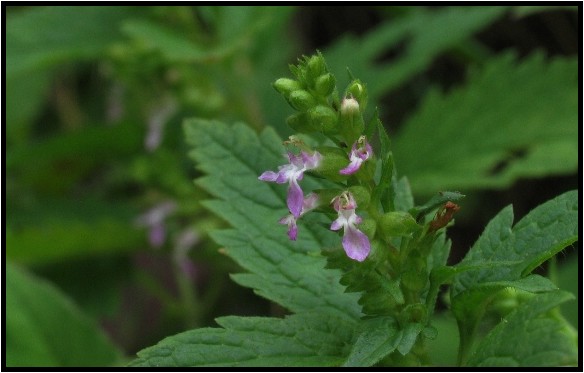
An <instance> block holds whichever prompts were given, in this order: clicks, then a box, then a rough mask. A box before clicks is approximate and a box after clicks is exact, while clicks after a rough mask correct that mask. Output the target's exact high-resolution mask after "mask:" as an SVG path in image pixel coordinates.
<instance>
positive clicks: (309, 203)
mask: <svg viewBox="0 0 584 373" xmlns="http://www.w3.org/2000/svg"><path fill="white" fill-rule="evenodd" d="M318 205H319V198H318V195H317V194H316V193H310V194H309V195H307V196H306V197H305V198H304V200H303V201H302V209H301V211H300V215H299V216H298V217H295V216H294V214H288V215H286V216H284V217H283V218H281V219H280V220H279V221H278V223H280V224H284V225H288V237H289V238H290V240H292V241H296V238H297V236H298V226H297V225H296V222H297V220H298V219H300V217H301V216H302V215H304V214H306V213H307V212H309V211H311V210H314V209H315V208H317V207H318Z"/></svg>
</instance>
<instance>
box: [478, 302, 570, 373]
mask: <svg viewBox="0 0 584 373" xmlns="http://www.w3.org/2000/svg"><path fill="white" fill-rule="evenodd" d="M572 299H574V296H573V295H571V294H570V293H567V292H562V291H555V292H549V293H543V294H538V295H536V296H534V297H533V298H531V299H529V300H528V301H526V302H525V303H523V304H522V305H521V306H519V308H517V309H516V310H515V311H513V312H512V313H510V314H509V315H508V316H507V317H505V319H504V320H503V321H502V322H501V323H499V325H497V326H496V327H495V328H494V329H493V330H492V331H491V332H490V333H489V334H488V335H487V336H486V337H485V338H484V339H483V340H482V341H481V343H480V344H479V346H478V348H477V350H476V353H475V354H474V355H472V356H471V358H470V360H469V363H468V364H469V365H470V366H479V367H481V366H488V367H494V366H505V367H533V366H549V367H551V366H556V367H557V366H566V365H572V366H576V365H578V334H577V332H576V331H575V330H574V329H572V328H571V327H570V326H569V324H568V323H567V322H566V321H565V320H563V319H561V318H557V317H556V316H555V315H553V314H551V313H550V312H549V311H550V310H552V309H553V308H554V307H557V306H558V305H560V304H561V303H564V302H566V301H568V300H572Z"/></svg>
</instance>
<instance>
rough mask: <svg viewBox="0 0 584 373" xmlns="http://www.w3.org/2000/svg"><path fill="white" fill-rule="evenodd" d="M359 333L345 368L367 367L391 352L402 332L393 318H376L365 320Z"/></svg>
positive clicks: (397, 344)
mask: <svg viewBox="0 0 584 373" xmlns="http://www.w3.org/2000/svg"><path fill="white" fill-rule="evenodd" d="M361 329H362V331H361V333H360V335H359V337H357V340H356V341H355V344H354V345H353V348H352V350H351V353H350V354H349V357H348V358H347V361H345V363H344V364H343V366H345V367H369V366H372V365H373V364H375V363H377V362H378V361H380V360H381V359H383V358H384V357H386V356H387V355H389V354H390V353H391V352H393V351H394V350H395V349H396V348H397V347H398V346H399V345H400V342H401V340H402V336H403V331H402V330H399V326H398V325H397V322H396V321H395V319H394V318H393V317H390V316H386V317H377V318H375V319H370V320H365V321H364V322H363V324H362V326H361Z"/></svg>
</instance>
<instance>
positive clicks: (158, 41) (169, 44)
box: [121, 19, 213, 62]
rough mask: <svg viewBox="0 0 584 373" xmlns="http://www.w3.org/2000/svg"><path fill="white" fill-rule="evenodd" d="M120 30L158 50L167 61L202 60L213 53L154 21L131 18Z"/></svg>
mask: <svg viewBox="0 0 584 373" xmlns="http://www.w3.org/2000/svg"><path fill="white" fill-rule="evenodd" d="M121 29H122V31H123V32H124V33H125V34H127V35H128V36H130V37H132V38H134V39H136V40H138V41H139V42H140V43H142V44H143V45H145V46H146V47H147V48H150V49H154V50H157V51H159V52H160V53H161V54H162V55H163V56H164V57H165V58H166V59H167V60H168V61H169V62H204V61H205V60H207V59H209V58H211V57H212V56H213V55H212V53H211V51H207V50H204V49H203V48H201V47H199V46H198V45H196V44H195V43H193V42H192V41H191V40H189V39H188V38H186V37H185V35H180V34H177V33H175V32H173V31H172V30H171V29H169V28H166V27H164V26H162V25H159V24H157V23H154V22H150V21H147V20H139V19H132V20H126V21H124V22H123V24H122V28H121Z"/></svg>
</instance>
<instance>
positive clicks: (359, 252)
mask: <svg viewBox="0 0 584 373" xmlns="http://www.w3.org/2000/svg"><path fill="white" fill-rule="evenodd" d="M332 203H333V207H334V209H335V210H336V211H337V212H338V214H339V217H338V218H337V219H336V220H335V221H333V223H332V224H331V230H333V231H338V230H339V229H341V228H344V233H343V248H344V249H345V252H346V253H347V256H348V257H349V258H351V259H354V260H357V261H359V262H362V261H364V260H365V258H367V255H369V252H370V251H371V244H370V243H369V238H367V235H366V234H365V233H363V232H361V231H360V230H359V229H357V227H356V226H355V225H356V224H359V223H361V220H362V219H361V217H360V216H358V215H357V214H356V213H355V209H356V208H357V203H356V202H355V199H354V198H353V195H352V194H351V193H349V192H344V193H343V194H341V195H340V196H337V197H335V198H334V199H333V201H332Z"/></svg>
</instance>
